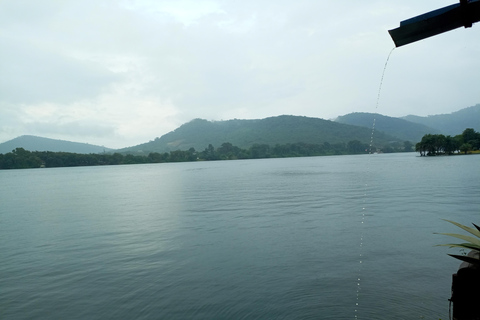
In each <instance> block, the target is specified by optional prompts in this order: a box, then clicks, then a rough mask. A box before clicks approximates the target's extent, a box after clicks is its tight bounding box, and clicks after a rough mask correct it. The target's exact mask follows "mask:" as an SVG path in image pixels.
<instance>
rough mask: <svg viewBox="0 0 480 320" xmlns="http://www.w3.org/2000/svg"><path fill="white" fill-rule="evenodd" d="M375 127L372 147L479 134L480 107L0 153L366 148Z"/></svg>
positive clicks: (205, 124)
mask: <svg viewBox="0 0 480 320" xmlns="http://www.w3.org/2000/svg"><path fill="white" fill-rule="evenodd" d="M374 123H375V127H374V128H375V129H374V142H375V144H376V145H386V144H388V143H392V142H395V141H396V142H403V141H407V140H408V141H410V142H412V143H415V142H418V141H420V139H421V138H422V136H423V135H425V134H428V133H431V134H445V135H452V136H453V135H457V134H461V133H462V132H463V130H465V129H466V128H473V129H474V130H476V131H480V104H477V105H475V106H472V107H469V108H464V109H461V110H459V111H456V112H453V113H450V114H439V115H432V116H427V117H420V116H414V115H409V116H406V117H402V118H394V117H388V116H384V115H380V114H373V113H361V112H359V113H350V114H347V115H344V116H339V117H338V118H337V119H336V120H335V121H330V120H324V119H320V118H309V117H302V116H288V115H283V116H277V117H269V118H265V119H256V120H239V119H233V120H226V121H207V120H204V119H194V120H192V121H190V122H187V123H185V124H183V125H181V126H180V127H178V128H177V129H175V130H174V131H171V132H169V133H167V134H165V135H163V136H161V137H158V138H155V139H154V140H152V141H150V142H146V143H143V144H140V145H136V146H132V147H128V148H123V149H118V150H113V149H109V148H105V147H103V146H96V145H91V144H86V143H78V142H70V141H64V140H55V139H48V138H42V137H36V136H21V137H17V138H15V139H12V140H10V141H7V142H4V143H0V153H8V152H11V151H12V150H13V149H15V148H18V147H21V148H24V149H26V150H30V151H56V152H58V151H63V152H74V153H101V152H120V153H135V154H148V153H149V152H170V151H174V150H188V149H190V148H194V149H195V150H198V151H202V150H204V149H205V148H206V147H208V145H209V144H211V145H212V146H213V147H215V148H218V147H220V146H221V145H222V143H225V142H229V143H231V144H233V145H234V146H237V147H240V148H245V149H246V148H249V147H251V146H252V145H254V144H268V145H271V146H274V145H276V144H279V145H283V144H289V143H298V142H303V143H309V144H323V143H330V144H335V143H348V142H349V141H353V140H358V141H360V142H361V143H365V144H368V143H369V142H370V139H371V135H372V128H373V124H374Z"/></svg>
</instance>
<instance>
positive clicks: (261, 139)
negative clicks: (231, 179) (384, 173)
mask: <svg viewBox="0 0 480 320" xmlns="http://www.w3.org/2000/svg"><path fill="white" fill-rule="evenodd" d="M370 137H371V130H370V129H367V128H362V127H358V126H351V125H347V124H342V123H337V122H334V121H329V120H323V119H319V118H308V117H300V116H278V117H271V118H266V119H259V120H237V119H235V120H227V121H213V122H212V121H207V120H203V119H195V120H192V121H190V122H188V123H185V124H183V125H182V126H180V127H179V128H177V129H176V130H174V131H172V132H170V133H167V134H165V135H163V136H162V137H160V138H156V139H155V140H154V141H150V142H147V143H144V144H140V145H138V146H134V147H130V148H125V149H120V150H117V151H119V152H144V153H148V152H169V151H174V150H188V149H189V148H195V150H198V151H202V150H204V149H205V148H206V147H207V146H208V145H209V144H212V145H213V146H214V147H215V148H218V147H220V146H221V144H222V143H224V142H230V143H231V144H233V145H234V146H237V147H240V148H245V149H247V148H249V147H251V146H252V145H253V144H256V143H257V144H268V145H270V146H275V145H276V144H280V145H282V144H287V143H297V142H304V143H311V144H323V143H324V142H328V143H330V144H333V143H348V142H349V141H352V140H359V141H360V142H362V143H367V144H368V143H369V142H370ZM391 140H398V139H397V138H394V137H391V136H388V135H386V134H384V133H381V132H378V133H377V134H376V136H375V141H376V142H378V143H385V142H387V141H391Z"/></svg>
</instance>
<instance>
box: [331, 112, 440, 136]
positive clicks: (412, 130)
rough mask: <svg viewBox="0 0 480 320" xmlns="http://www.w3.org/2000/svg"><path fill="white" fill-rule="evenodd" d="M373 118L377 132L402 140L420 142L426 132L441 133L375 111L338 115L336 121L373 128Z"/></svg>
mask: <svg viewBox="0 0 480 320" xmlns="http://www.w3.org/2000/svg"><path fill="white" fill-rule="evenodd" d="M373 119H375V130H376V131H377V132H378V131H382V132H385V133H386V134H388V135H392V136H395V137H398V138H399V139H401V140H408V141H411V142H418V141H420V140H421V139H422V137H423V136H424V135H425V134H428V133H431V134H438V133H440V131H439V130H437V129H433V128H430V127H427V126H426V125H423V124H418V123H413V122H410V121H407V120H404V119H399V118H393V117H387V116H383V115H380V114H373V113H361V112H358V113H357V112H356V113H350V114H347V115H344V116H340V117H338V118H337V119H336V120H335V121H337V122H340V123H345V124H350V125H355V126H361V127H366V128H370V129H371V128H372V125H373Z"/></svg>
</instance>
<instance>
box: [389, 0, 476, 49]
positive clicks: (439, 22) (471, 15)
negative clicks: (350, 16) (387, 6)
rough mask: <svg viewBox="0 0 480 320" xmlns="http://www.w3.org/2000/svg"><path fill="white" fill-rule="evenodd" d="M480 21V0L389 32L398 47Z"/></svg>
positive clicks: (421, 17) (419, 18)
mask: <svg viewBox="0 0 480 320" xmlns="http://www.w3.org/2000/svg"><path fill="white" fill-rule="evenodd" d="M478 21H480V0H471V1H469V2H466V1H464V0H461V3H458V4H453V5H450V6H447V7H444V8H441V9H438V10H435V11H432V12H428V13H425V14H422V15H419V16H417V17H414V18H411V19H408V20H404V21H402V22H400V27H398V28H396V29H392V30H389V31H388V32H389V33H390V36H391V37H392V39H393V42H394V43H395V46H396V47H400V46H403V45H406V44H409V43H412V42H415V41H419V40H422V39H425V38H428V37H432V36H435V35H437V34H440V33H444V32H447V31H450V30H453V29H456V28H460V27H465V28H468V27H471V26H472V24H473V23H475V22H478Z"/></svg>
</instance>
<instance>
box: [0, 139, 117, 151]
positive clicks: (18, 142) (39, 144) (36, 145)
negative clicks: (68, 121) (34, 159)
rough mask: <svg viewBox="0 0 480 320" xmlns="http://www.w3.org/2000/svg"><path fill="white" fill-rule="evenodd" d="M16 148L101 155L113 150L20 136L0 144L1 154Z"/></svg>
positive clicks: (85, 144) (84, 144) (78, 143)
mask: <svg viewBox="0 0 480 320" xmlns="http://www.w3.org/2000/svg"><path fill="white" fill-rule="evenodd" d="M15 148H23V149H25V150H29V151H55V152H74V153H100V152H104V151H110V150H111V149H109V148H105V147H101V146H95V145H91V144H88V143H80V142H70V141H64V140H55V139H49V138H42V137H36V136H20V137H17V138H15V139H12V140H9V141H7V142H4V143H0V153H8V152H11V151H12V150H14V149H15Z"/></svg>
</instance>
